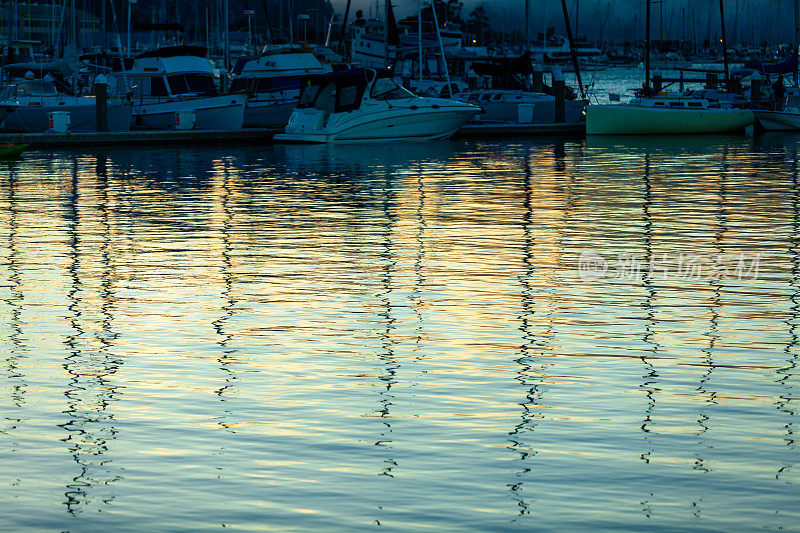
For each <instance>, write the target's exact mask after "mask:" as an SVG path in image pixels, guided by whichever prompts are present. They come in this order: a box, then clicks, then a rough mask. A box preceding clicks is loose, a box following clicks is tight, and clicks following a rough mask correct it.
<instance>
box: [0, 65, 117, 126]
mask: <svg viewBox="0 0 800 533" xmlns="http://www.w3.org/2000/svg"><path fill="white" fill-rule="evenodd" d="M0 104H1V105H2V107H5V108H6V110H7V116H6V117H5V121H1V120H0V123H2V128H3V129H4V130H6V131H19V132H40V131H47V130H48V129H50V128H51V127H52V124H51V123H50V113H51V112H66V113H69V118H70V128H69V130H70V131H97V103H96V100H95V97H94V96H72V95H68V94H64V93H60V92H59V91H58V88H57V87H56V84H55V83H54V82H53V81H52V80H51V79H47V78H45V79H33V75H32V74H31V76H27V77H26V79H25V80H22V81H19V82H17V83H14V84H10V85H7V86H5V87H4V88H3V90H2V93H0ZM107 112H108V115H107V116H108V119H107V126H108V131H127V130H128V129H130V121H131V105H130V103H128V102H124V101H122V100H109V102H108V105H107ZM0 114H1V112H0Z"/></svg>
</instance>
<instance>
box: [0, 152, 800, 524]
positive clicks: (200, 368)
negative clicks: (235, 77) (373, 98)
mask: <svg viewBox="0 0 800 533" xmlns="http://www.w3.org/2000/svg"><path fill="white" fill-rule="evenodd" d="M798 141H800V138H796V137H790V136H782V137H774V136H764V137H761V138H757V139H749V138H745V137H682V138H679V139H672V138H663V139H646V138H642V139H626V140H624V142H622V141H621V140H619V139H613V138H609V139H596V138H591V139H589V140H588V141H579V140H563V139H561V140H559V139H542V140H532V141H503V142H492V141H454V142H432V143H426V144H422V145H420V144H408V145H403V144H397V145H374V146H262V147H259V146H248V147H238V146H217V147H213V148H202V147H195V148H186V147H165V148H157V147H153V148H147V149H144V148H136V149H96V150H95V149H93V150H90V151H88V152H83V151H81V152H79V151H55V152H50V151H32V152H30V153H27V154H26V156H25V158H24V159H23V160H21V161H18V162H13V163H3V164H2V166H1V167H0V173H1V174H2V181H0V204H2V209H0V235H2V239H3V245H2V246H0V330H2V336H0V357H2V362H3V365H2V373H0V396H2V402H1V403H0V410H2V415H1V416H2V425H1V426H0V446H2V449H3V453H2V454H0V472H2V474H0V481H1V482H2V485H0V487H2V488H1V489H0V490H2V493H3V496H4V497H3V498H2V499H0V502H2V503H0V516H2V517H3V518H2V523H3V526H4V527H5V528H7V529H11V530H20V529H24V528H26V527H27V528H34V529H45V530H74V531H100V530H108V529H113V530H137V531H138V530H141V529H152V530H159V531H171V530H176V531H177V530H210V529H217V528H219V527H223V526H224V527H238V528H240V529H255V530H271V529H279V530H280V529H286V530H308V529H323V528H324V529H334V530H353V529H366V528H370V527H381V528H384V529H387V528H388V529H393V530H407V529H411V528H418V527H428V528H437V529H459V530H476V531H485V530H531V529H535V530H564V529H567V530H578V529H586V530H589V529H592V530H594V529H598V528H599V529H613V530H618V529H632V530H643V529H667V530H673V529H687V528H690V527H691V528H697V529H701V530H719V529H742V528H746V529H755V528H787V529H791V528H793V527H796V526H795V525H794V524H796V523H798V518H800V516H798V510H797V506H796V505H795V504H796V494H797V493H796V488H795V487H796V484H797V476H796V466H795V465H796V459H797V442H796V439H795V434H796V431H797V430H796V423H797V408H796V402H797V395H798V393H797V376H798V372H797V353H798V332H797V325H798V317H799V316H800V314H799V313H798V310H799V309H800V305H799V304H798V302H800V296H799V295H798V272H800V251H799V250H800V249H799V248H798V240H799V239H800V231H799V230H800V187H798V185H799V184H798V166H797V161H798V158H797V143H798ZM585 254H589V255H588V256H586V255H585ZM585 256H586V257H591V259H592V261H594V262H593V263H592V265H593V268H598V266H600V267H602V269H601V270H591V271H587V270H586V268H585V267H586V264H583V263H582V262H581V260H582V259H581V258H583V257H585ZM754 258H755V259H754ZM754 261H757V270H754V269H755V263H754ZM587 264H588V263H587ZM737 268H738V269H739V270H736V269H737ZM700 269H702V275H700V274H701V272H700ZM587 274H589V275H590V276H588V277H587Z"/></svg>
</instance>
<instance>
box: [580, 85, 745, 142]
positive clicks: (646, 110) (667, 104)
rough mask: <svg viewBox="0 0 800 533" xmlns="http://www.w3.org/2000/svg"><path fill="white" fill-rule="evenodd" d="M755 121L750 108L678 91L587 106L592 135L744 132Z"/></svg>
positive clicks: (589, 132)
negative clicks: (622, 101)
mask: <svg viewBox="0 0 800 533" xmlns="http://www.w3.org/2000/svg"><path fill="white" fill-rule="evenodd" d="M754 121H755V117H754V115H753V112H752V111H751V110H750V109H742V108H739V107H735V106H733V105H728V104H726V103H724V102H714V103H712V102H709V100H707V99H702V98H695V97H684V96H682V95H680V94H677V93H674V94H662V95H659V96H654V97H638V98H633V99H632V100H631V101H630V102H628V103H626V104H615V105H589V106H587V107H586V133H587V134H589V135H651V134H687V133H729V132H735V131H742V130H744V129H745V128H746V127H747V126H750V125H752V124H753V122H754Z"/></svg>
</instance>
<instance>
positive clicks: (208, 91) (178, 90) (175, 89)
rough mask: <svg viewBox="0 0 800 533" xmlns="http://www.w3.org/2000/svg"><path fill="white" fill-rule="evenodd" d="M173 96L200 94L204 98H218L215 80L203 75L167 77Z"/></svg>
mask: <svg viewBox="0 0 800 533" xmlns="http://www.w3.org/2000/svg"><path fill="white" fill-rule="evenodd" d="M167 82H169V88H170V90H171V91H172V94H198V95H202V96H218V95H219V93H218V92H217V87H216V85H214V78H212V77H211V76H206V75H201V74H179V75H173V76H167Z"/></svg>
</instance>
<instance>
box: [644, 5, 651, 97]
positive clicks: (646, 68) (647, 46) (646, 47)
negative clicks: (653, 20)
mask: <svg viewBox="0 0 800 533" xmlns="http://www.w3.org/2000/svg"><path fill="white" fill-rule="evenodd" d="M645 9H646V10H647V12H646V13H645V17H644V18H645V23H644V27H645V30H644V83H645V85H646V86H647V87H650V0H647V7H646V8H645Z"/></svg>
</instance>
